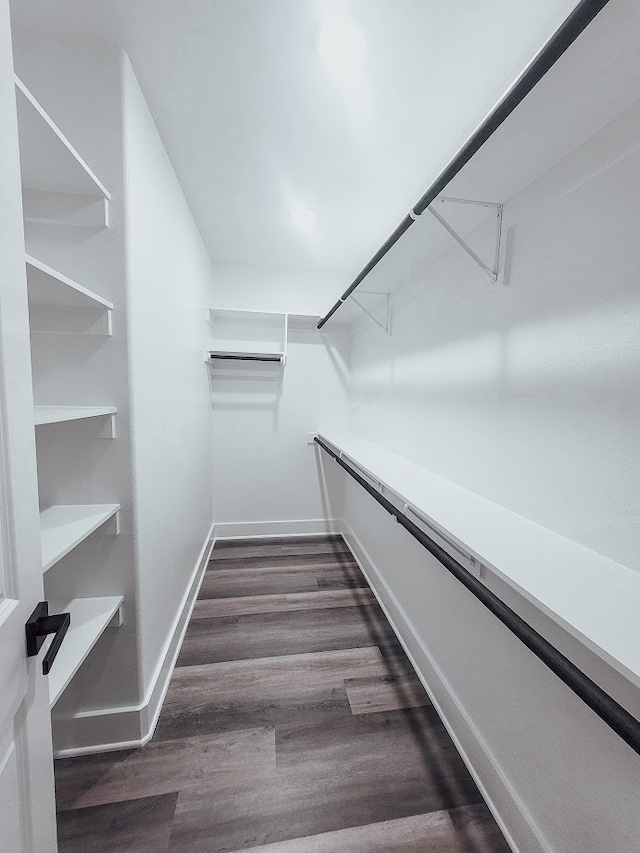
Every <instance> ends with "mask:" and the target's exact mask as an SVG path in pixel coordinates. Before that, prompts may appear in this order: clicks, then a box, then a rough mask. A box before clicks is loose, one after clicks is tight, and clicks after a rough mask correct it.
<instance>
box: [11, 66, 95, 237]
mask: <svg viewBox="0 0 640 853" xmlns="http://www.w3.org/2000/svg"><path fill="white" fill-rule="evenodd" d="M15 87H16V104H17V112H18V132H19V137H20V167H21V172H22V187H23V204H24V215H25V221H26V222H29V221H32V222H34V221H35V222H47V223H58V224H72V225H85V226H93V227H105V226H107V225H108V224H109V220H108V204H109V200H110V198H111V196H110V194H109V192H108V190H107V189H106V187H105V186H104V184H103V183H102V182H101V181H100V180H99V178H98V177H97V176H96V174H95V173H94V172H93V171H92V169H90V168H89V166H88V165H87V163H86V162H85V161H84V160H83V159H82V157H81V156H80V154H78V152H77V151H76V149H75V148H74V147H73V145H71V143H70V142H69V140H68V139H67V137H66V136H65V135H64V134H63V133H62V131H61V130H60V129H59V128H58V126H57V125H56V123H55V122H54V121H53V120H52V119H51V117H50V116H49V115H48V113H47V112H46V110H45V109H44V108H43V107H42V106H41V105H40V104H39V103H38V101H37V100H36V98H35V97H34V96H33V94H32V93H31V92H30V91H29V90H28V89H27V87H26V86H25V85H24V83H23V82H22V81H21V80H20V79H19V78H18V77H16V78H15Z"/></svg>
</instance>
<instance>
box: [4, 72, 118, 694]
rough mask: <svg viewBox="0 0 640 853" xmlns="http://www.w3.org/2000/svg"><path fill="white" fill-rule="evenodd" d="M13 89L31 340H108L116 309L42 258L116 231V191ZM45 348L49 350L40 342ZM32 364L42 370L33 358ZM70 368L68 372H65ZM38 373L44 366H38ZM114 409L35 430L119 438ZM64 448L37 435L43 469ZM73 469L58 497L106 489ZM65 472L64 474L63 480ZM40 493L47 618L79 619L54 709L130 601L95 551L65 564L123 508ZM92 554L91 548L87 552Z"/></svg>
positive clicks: (51, 437) (61, 378)
mask: <svg viewBox="0 0 640 853" xmlns="http://www.w3.org/2000/svg"><path fill="white" fill-rule="evenodd" d="M15 88H16V103H17V114H18V133H19V143H20V168H21V177H22V196H23V211H24V222H25V234H27V233H28V234H31V236H32V238H33V240H32V241H31V242H34V243H35V245H37V247H38V251H32V250H31V249H30V251H29V253H28V254H26V255H25V264H26V273H27V296H28V300H29V319H30V331H31V333H32V346H33V345H34V344H35V341H36V340H37V338H34V337H33V334H34V333H35V334H36V335H37V334H38V333H55V334H57V335H73V336H76V335H79V334H80V335H104V336H110V335H111V334H112V312H113V310H114V305H113V303H112V302H110V301H108V300H107V299H105V298H103V297H102V296H100V295H99V294H98V293H96V292H94V291H93V290H91V289H89V288H88V287H86V286H84V285H82V284H80V283H78V282H77V281H74V280H73V279H71V278H69V277H68V276H66V275H65V274H64V273H62V272H60V271H59V270H57V269H55V268H54V267H52V266H50V265H49V264H48V263H45V262H44V261H43V260H41V259H40V257H39V255H40V252H41V245H40V244H41V243H43V245H44V247H45V252H46V248H47V247H48V246H50V245H51V246H53V247H55V249H56V254H57V255H60V254H64V251H70V252H72V251H74V249H73V247H74V245H76V243H77V241H74V240H73V239H71V240H67V239H66V238H64V232H63V231H62V230H61V229H60V227H59V226H67V227H68V226H73V227H91V228H104V227H106V226H108V224H109V219H108V214H109V201H110V195H109V192H108V191H107V189H106V188H105V186H104V185H103V184H102V183H101V181H100V180H99V178H98V177H97V176H96V174H95V173H94V172H93V171H92V170H91V168H90V167H89V166H88V165H87V163H86V161H85V160H84V159H83V158H82V157H81V156H80V154H79V153H78V152H77V151H76V149H75V148H74V147H73V145H72V144H71V143H70V142H69V140H68V139H67V137H66V136H65V134H64V133H63V132H62V131H61V130H60V129H59V127H58V126H57V125H56V123H55V122H54V121H53V119H52V118H51V117H50V116H49V115H48V113H47V111H46V110H45V109H44V108H43V107H42V106H41V104H40V103H39V102H38V100H37V99H36V98H35V97H34V95H33V94H32V93H31V92H30V91H29V89H27V87H26V86H25V85H24V84H23V83H22V81H21V80H19V79H18V78H17V77H16V79H15ZM34 226H37V227H35V228H34ZM51 226H54V227H51ZM30 229H31V230H30ZM71 344H72V340H71V339H69V341H64V340H63V339H59V340H58V341H56V342H54V341H53V340H52V341H51V346H50V347H49V346H48V345H47V357H48V358H49V364H51V366H52V367H53V368H54V369H53V370H52V372H51V376H48V375H47V374H43V375H42V377H41V378H42V380H43V381H44V383H45V386H46V383H47V382H49V383H50V384H49V386H48V388H47V391H46V393H47V397H48V398H49V399H51V397H53V398H54V399H55V396H56V395H55V392H56V391H57V390H58V388H59V387H60V385H61V384H62V383H64V386H65V387H66V385H67V383H68V384H73V379H74V376H73V372H74V371H76V370H80V371H82V370H86V369H88V366H86V365H85V363H84V361H83V360H81V359H82V358H83V356H80V355H78V353H84V352H89V351H91V350H90V348H87V346H85V344H82V345H81V346H80V342H77V344H73V345H72V346H71V349H69V346H70V345H71ZM40 345H41V346H42V345H43V342H42V339H40ZM99 346H103V344H100V345H99ZM64 353H75V355H74V356H72V357H71V359H69V356H68V354H67V355H64ZM32 354H33V350H32ZM60 358H66V359H67V361H59V359H60ZM74 358H75V359H76V361H74ZM78 359H80V360H78ZM32 363H34V364H35V361H34V360H33V359H32ZM62 365H66V367H65V368H62ZM55 368H57V369H55ZM61 368H62V369H61ZM38 369H40V370H42V369H45V368H37V367H36V368H35V370H38ZM67 370H68V371H69V375H68V376H67V375H66V374H67ZM39 378H40V377H39ZM80 384H81V383H80ZM83 393H84V394H87V393H88V391H87V389H86V388H85V390H84V392H83V391H82V390H80V391H79V394H80V395H82V394H83ZM116 412H117V407H116V406H111V405H104V406H95V405H74V406H68V405H59V406H58V405H46V406H45V405H35V406H34V417H33V423H34V426H35V427H42V426H45V425H48V424H59V425H62V426H61V429H63V430H64V424H69V423H71V422H74V421H82V420H90V419H96V418H97V419H101V418H102V419H106V420H107V424H106V428H105V429H103V430H101V431H100V432H98V434H96V433H95V432H92V433H88V434H87V435H86V437H82V438H79V439H78V441H80V442H82V443H84V442H90V441H94V440H95V439H97V438H102V437H109V438H115V415H116ZM74 440H75V439H74ZM60 441H65V439H64V432H54V431H41V430H39V429H37V430H36V453H37V456H38V460H39V462H40V461H42V460H43V459H44V460H45V461H46V462H50V461H51V460H52V459H53V458H54V457H55V455H56V454H57V453H59V452H60V444H59V442H60ZM66 452H68V453H70V454H71V457H73V458H75V456H76V448H75V445H73V444H71V445H70V447H69V448H68V449H67V451H66ZM83 453H84V450H83ZM85 456H87V458H88V460H89V461H88V465H89V466H92V465H93V464H94V462H93V460H94V456H93V455H91V454H90V453H86V454H85ZM71 457H70V458H71ZM45 467H47V466H45ZM72 469H73V464H71V465H66V466H65V465H63V466H60V468H59V469H55V470H56V473H55V476H54V480H56V481H57V479H58V478H59V477H60V478H65V480H64V482H62V483H58V482H55V483H54V484H53V485H54V487H53V488H51V483H50V484H49V485H50V489H51V491H52V492H53V493H55V492H57V489H58V486H60V487H62V491H63V492H69V490H70V491H71V492H73V491H74V490H75V492H77V495H78V496H80V495H81V494H84V493H85V489H86V488H87V486H89V487H90V492H91V493H92V494H95V493H96V492H98V493H99V492H100V488H99V484H98V483H95V482H94V483H89V482H87V481H86V479H83V480H82V482H81V483H80V482H78V483H75V482H74V481H73V470H72ZM58 470H59V471H60V472H61V473H58ZM39 473H40V472H39ZM50 476H51V475H50ZM66 478H69V479H68V480H67V479H66ZM39 488H40V499H41V502H43V503H44V504H45V508H44V509H43V510H42V511H41V512H40V535H41V552H42V571H43V575H44V587H45V593H44V594H45V598H47V600H49V612H51V613H54V612H69V613H70V614H71V625H70V627H69V630H68V632H67V635H66V636H65V638H64V641H63V643H62V646H61V648H60V651H59V653H58V655H57V657H56V659H55V662H54V664H53V667H52V669H51V672H50V674H49V676H48V677H49V693H50V702H51V706H52V707H53V705H55V703H56V702H57V701H58V699H59V698H60V696H61V695H62V693H63V692H64V690H65V688H66V687H67V686H68V684H69V683H70V681H71V679H72V678H73V677H74V675H75V674H76V673H77V671H78V670H79V669H80V667H81V666H82V663H83V661H84V660H85V658H86V657H87V655H88V654H89V652H90V651H91V649H92V648H93V647H94V646H95V644H96V643H97V642H98V640H99V639H100V637H101V636H102V634H103V633H104V631H105V630H106V628H107V627H109V626H110V625H114V626H115V624H116V623H117V624H120V619H119V617H118V614H119V613H120V611H121V607H122V604H123V596H122V595H120V594H117V593H119V592H121V589H119V588H114V586H115V585H116V583H117V582H116V581H115V580H114V582H113V584H111V583H110V582H109V580H108V578H105V577H103V576H101V577H100V579H99V583H97V577H96V573H97V572H100V571H101V570H100V568H99V563H98V559H97V553H96V558H95V562H92V559H91V557H88V558H87V563H86V565H83V566H82V569H81V571H80V572H77V571H71V570H70V564H68V563H67V565H66V567H65V565H64V564H65V557H67V555H69V554H70V553H71V552H72V551H73V550H74V549H75V548H76V547H77V546H78V545H80V543H82V542H85V541H86V540H87V539H88V538H89V537H90V536H92V534H94V533H95V532H96V531H97V530H99V529H100V528H102V527H103V526H104V525H107V524H108V523H109V522H111V524H112V528H111V530H112V531H113V532H114V533H118V531H119V513H120V504H118V503H96V504H86V503H83V504H80V503H74V502H73V499H72V500H71V501H69V503H68V504H67V503H66V502H64V504H63V502H62V501H61V502H60V503H58V501H55V500H54V501H48V500H46V498H45V497H43V494H42V483H39ZM47 504H51V505H48V506H47ZM89 553H90V552H89V551H87V554H89ZM96 587H99V588H100V589H101V590H105V591H106V592H108V593H109V594H108V595H104V596H100V597H88V596H87V595H86V593H87V591H88V590H91V589H95V588H96ZM110 587H111V588H110Z"/></svg>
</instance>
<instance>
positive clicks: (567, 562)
mask: <svg viewBox="0 0 640 853" xmlns="http://www.w3.org/2000/svg"><path fill="white" fill-rule="evenodd" d="M321 437H322V438H325V440H326V441H327V443H328V444H330V445H332V446H333V447H334V449H336V450H338V451H343V452H344V453H345V454H346V455H347V456H348V457H351V458H352V459H353V460H354V461H355V462H356V463H357V464H358V465H359V466H361V467H362V468H364V469H365V470H366V471H368V472H369V474H370V475H371V477H372V479H375V480H376V481H378V482H379V483H380V484H381V485H382V486H383V488H384V489H385V490H388V491H390V492H392V493H395V494H396V495H397V496H398V497H399V498H400V500H401V501H403V502H405V503H407V504H408V505H409V506H412V507H414V508H415V509H417V510H418V511H419V512H420V514H421V515H423V516H425V518H426V519H427V520H428V521H429V522H430V523H433V524H434V525H435V526H436V527H437V528H440V529H441V530H443V531H445V532H446V535H447V537H448V538H451V539H453V540H454V542H457V543H459V544H460V546H461V547H462V548H463V549H464V551H466V552H467V553H470V554H471V555H473V556H474V557H475V558H476V559H477V560H478V561H479V562H480V563H481V564H482V565H483V566H485V567H486V568H487V569H488V570H489V571H491V572H494V573H495V574H496V575H498V576H499V577H500V578H502V579H503V580H504V581H505V582H506V583H507V584H508V585H509V586H511V587H512V588H514V589H516V590H517V591H518V592H519V593H521V594H522V595H523V596H524V598H526V599H527V600H528V601H530V602H531V603H532V604H534V605H535V606H536V607H538V608H539V609H540V610H541V611H543V612H544V613H546V614H547V616H549V617H550V618H551V619H552V620H553V621H554V622H556V623H557V624H559V625H561V626H562V627H563V628H564V629H565V630H566V631H568V633H569V634H571V635H572V636H574V637H576V638H577V639H578V640H579V641H580V642H582V643H583V644H584V645H585V646H587V647H588V648H589V649H591V650H592V651H593V652H594V653H595V654H596V655H597V656H598V657H600V658H602V659H603V660H605V661H606V662H607V663H609V664H610V665H611V666H612V667H613V668H614V669H615V670H616V671H617V672H619V673H620V674H622V675H623V676H624V677H625V678H627V679H629V680H630V681H631V682H632V683H633V684H635V685H636V686H640V644H638V612H640V573H639V572H636V571H634V570H633V569H631V568H629V567H627V566H623V565H621V564H620V563H616V562H615V561H614V560H610V559H608V558H607V557H604V556H603V555H602V554H598V553H596V552H595V551H591V550H589V549H588V548H585V547H584V546H582V545H579V544H578V543H577V542H573V541H572V540H570V539H566V538H565V537H564V536H560V535H559V534H558V533H554V532H553V531H551V530H548V529H547V528H546V527H541V526H540V525H539V524H535V523H534V522H533V521H530V520H529V519H527V518H524V517H523V516H521V515H518V514H517V513H515V512H512V511H511V510H508V509H505V508H504V507H502V506H499V505H498V504H495V503H493V502H492V501H489V500H487V499H486V498H483V497H481V496H480V495H477V494H474V493H473V492H469V491H467V489H464V488H462V487H461V486H458V485H456V484H455V483H452V482H450V481H449V480H445V479H443V478H442V477H438V476H437V475H436V474H433V473H431V472H430V471H427V470H426V469H425V468H421V467H420V466H419V465H416V464H414V463H412V462H409V461H407V460H406V459H403V458H402V457H400V456H396V455H395V454H394V453H391V452H389V451H388V450H384V449H382V448H381V447H378V446H377V445H375V444H372V443H371V442H368V441H365V440H364V439H362V438H359V437H357V436H354V435H351V434H348V433H345V434H343V433H335V434H334V433H331V434H325V435H322V436H321Z"/></svg>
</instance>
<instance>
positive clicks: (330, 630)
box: [56, 537, 509, 853]
mask: <svg viewBox="0 0 640 853" xmlns="http://www.w3.org/2000/svg"><path fill="white" fill-rule="evenodd" d="M56 789H57V798H58V810H59V811H58V821H59V829H58V833H59V843H60V851H61V853H152V851H153V853H218V851H234V850H247V849H251V850H253V851H254V853H418V851H420V853H508V850H509V848H508V847H507V845H506V843H505V841H504V839H503V837H502V835H501V834H500V831H499V829H498V827H497V826H496V824H495V822H494V820H493V818H492V817H491V815H490V813H489V811H488V809H487V807H486V806H485V805H484V803H483V801H482V798H481V796H480V793H479V791H478V789H477V787H476V785H475V784H474V782H473V780H472V779H471V777H470V775H469V773H468V772H467V770H466V768H465V766H464V764H463V762H462V760H461V758H460V756H459V755H458V753H457V751H456V749H455V747H454V745H453V743H452V741H451V739H450V738H449V736H448V734H447V732H446V731H445V729H444V726H443V725H442V723H441V722H440V719H439V718H438V715H437V714H436V712H435V710H434V708H433V707H432V706H431V704H430V702H429V699H428V697H427V695H426V693H425V691H424V689H423V688H422V685H421V684H420V682H419V680H418V679H417V678H416V676H415V674H414V673H413V670H412V668H411V666H410V664H409V662H408V660H407V658H406V656H405V655H404V652H403V651H402V648H401V646H400V645H399V643H398V641H397V640H396V638H395V636H394V634H393V632H392V630H391V628H390V627H389V625H388V623H387V621H386V619H385V617H384V614H383V613H382V611H381V610H380V608H379V606H378V604H377V603H376V601H375V598H374V597H373V594H372V593H371V590H370V589H369V588H368V586H367V583H366V581H365V579H364V577H363V575H362V573H361V572H360V570H359V568H358V566H357V565H356V563H355V561H354V560H353V557H352V555H351V553H350V552H349V550H348V548H347V546H346V545H345V543H344V542H343V541H342V539H341V538H339V537H327V538H322V539H317V538H307V539H302V538H300V539H298V538H296V539H287V540H284V539H279V540H259V541H258V540H252V541H251V542H239V541H234V542H221V543H218V544H217V545H216V548H215V549H214V551H213V555H212V560H211V562H210V564H209V567H208V569H207V572H206V574H205V578H204V581H203V584H202V588H201V591H200V596H199V599H198V601H197V603H196V606H195V609H194V612H193V617H192V619H191V622H190V624H189V627H188V630H187V634H186V637H185V641H184V645H183V647H182V650H181V652H180V656H179V658H178V663H177V667H176V669H175V672H174V675H173V678H172V680H171V685H170V687H169V691H168V693H167V697H166V700H165V704H164V707H163V709H162V714H161V716H160V721H159V724H158V727H157V730H156V732H155V735H154V737H153V739H152V741H151V742H150V743H149V744H148V745H147V746H145V747H143V748H142V749H137V750H128V751H123V752H112V753H106V754H102V755H94V756H88V757H84V758H75V759H66V760H62V761H58V762H57V763H56Z"/></svg>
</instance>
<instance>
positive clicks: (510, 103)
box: [318, 0, 609, 329]
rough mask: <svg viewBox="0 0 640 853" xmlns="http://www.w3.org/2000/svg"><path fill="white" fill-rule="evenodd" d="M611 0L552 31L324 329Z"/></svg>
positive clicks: (594, 2)
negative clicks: (546, 40)
mask: <svg viewBox="0 0 640 853" xmlns="http://www.w3.org/2000/svg"><path fill="white" fill-rule="evenodd" d="M608 2H609V0H581V2H580V3H578V5H577V6H576V8H575V9H574V10H573V12H572V13H571V14H570V15H569V17H568V18H567V19H566V21H565V22H564V23H563V24H562V25H561V26H560V27H559V29H558V30H556V32H555V33H554V34H553V36H552V37H551V38H550V39H549V41H548V42H547V43H546V44H545V45H544V47H543V48H541V50H540V51H538V53H537V54H536V55H535V56H534V58H533V59H532V60H531V62H530V63H529V64H528V65H527V67H526V68H525V69H524V71H523V72H522V73H521V74H520V76H519V77H517V78H516V80H515V81H514V83H513V84H512V86H511V87H510V88H509V89H508V90H507V92H506V93H505V94H504V95H503V96H502V98H501V99H500V100H499V101H498V103H497V104H496V105H495V107H494V108H493V109H492V110H491V112H490V113H489V115H488V116H487V117H486V118H485V119H484V121H483V122H482V123H481V124H480V125H479V127H478V128H477V129H476V130H475V131H474V132H473V133H472V134H471V136H470V137H469V139H467V141H466V142H465V143H464V145H463V146H462V148H460V150H459V151H458V153H457V154H456V155H455V156H454V157H453V159H452V160H451V161H450V162H449V164H448V165H447V166H445V168H444V170H443V171H442V172H441V173H440V175H439V176H438V177H437V178H436V180H435V181H434V182H433V183H432V184H431V186H430V187H429V189H428V190H427V191H426V192H425V193H424V195H423V196H422V197H421V198H420V199H419V200H418V201H417V202H416V204H415V205H414V206H413V208H412V209H411V210H410V212H409V213H408V214H407V215H406V216H405V218H404V219H403V220H402V222H401V223H400V224H399V225H398V226H397V228H396V229H395V231H394V232H393V234H391V236H390V237H389V238H388V239H387V240H386V241H385V242H384V243H383V244H382V246H381V247H380V248H379V249H378V251H377V252H376V253H375V255H374V256H373V257H372V258H371V260H370V261H369V263H368V264H367V265H366V266H365V267H364V269H363V270H362V271H361V272H360V273H359V274H358V275H357V276H356V277H355V279H354V280H353V282H352V283H351V284H350V285H349V287H348V288H347V289H346V290H345V292H344V293H343V294H342V296H341V297H340V299H339V300H338V301H337V302H336V304H335V305H334V306H333V307H332V308H331V309H330V310H329V311H328V312H327V313H326V314H325V316H324V317H323V318H322V319H321V320H320V322H319V323H318V329H321V328H322V327H323V326H324V324H325V323H326V322H327V320H329V318H330V317H332V316H333V314H335V312H336V311H337V310H338V308H339V307H340V306H341V305H342V303H343V302H345V301H346V300H347V299H348V298H349V296H351V294H352V293H353V291H354V290H355V289H356V287H357V286H358V285H359V284H360V283H361V282H362V281H364V279H365V278H366V277H367V276H368V275H369V273H370V272H371V271H372V270H373V269H374V268H375V267H376V266H377V265H378V264H379V263H380V261H381V260H382V259H383V258H384V256H385V255H386V254H387V252H389V250H390V249H391V248H392V247H393V246H395V244H396V243H397V242H398V240H399V239H400V238H401V237H402V235H403V234H404V233H405V232H406V231H408V230H409V228H410V227H411V226H412V225H413V223H414V222H415V220H416V219H417V218H418V217H419V216H420V215H421V214H422V213H424V211H425V210H426V209H427V208H428V207H429V205H430V204H431V202H432V201H435V199H436V198H437V197H438V196H439V195H440V193H441V192H442V191H443V190H444V189H445V187H446V186H447V185H448V184H449V182H450V181H452V180H453V178H455V176H456V175H457V174H458V172H459V171H460V170H461V169H462V167H463V166H465V165H466V164H467V163H468V162H469V160H470V159H471V158H472V157H473V155H474V154H475V153H476V152H477V151H478V150H479V149H480V148H481V147H482V146H483V145H484V143H485V142H486V141H487V140H488V139H489V138H490V137H491V136H492V135H493V134H494V133H495V131H496V130H497V129H498V128H499V127H500V125H501V124H502V123H503V122H504V121H505V120H506V119H507V118H508V117H509V116H510V115H511V113H512V112H513V111H514V110H515V108H516V107H517V106H518V104H520V102H521V101H522V100H524V98H525V97H526V96H527V95H528V94H529V92H530V91H531V90H532V89H533V88H534V86H536V84H537V83H539V82H540V80H541V79H542V78H543V77H544V75H545V74H546V73H547V71H549V69H550V68H552V67H553V65H555V63H556V62H557V61H558V59H560V57H561V56H562V54H563V53H564V52H565V51H566V50H567V49H568V48H569V47H570V46H571V45H572V44H573V42H574V41H575V40H576V39H577V38H578V36H579V35H580V34H581V33H582V31H583V30H584V29H586V27H588V26H589V24H590V23H591V21H592V20H593V19H594V18H595V17H596V15H597V14H598V13H599V12H601V11H602V9H604V7H605V6H606V5H607V3H608Z"/></svg>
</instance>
